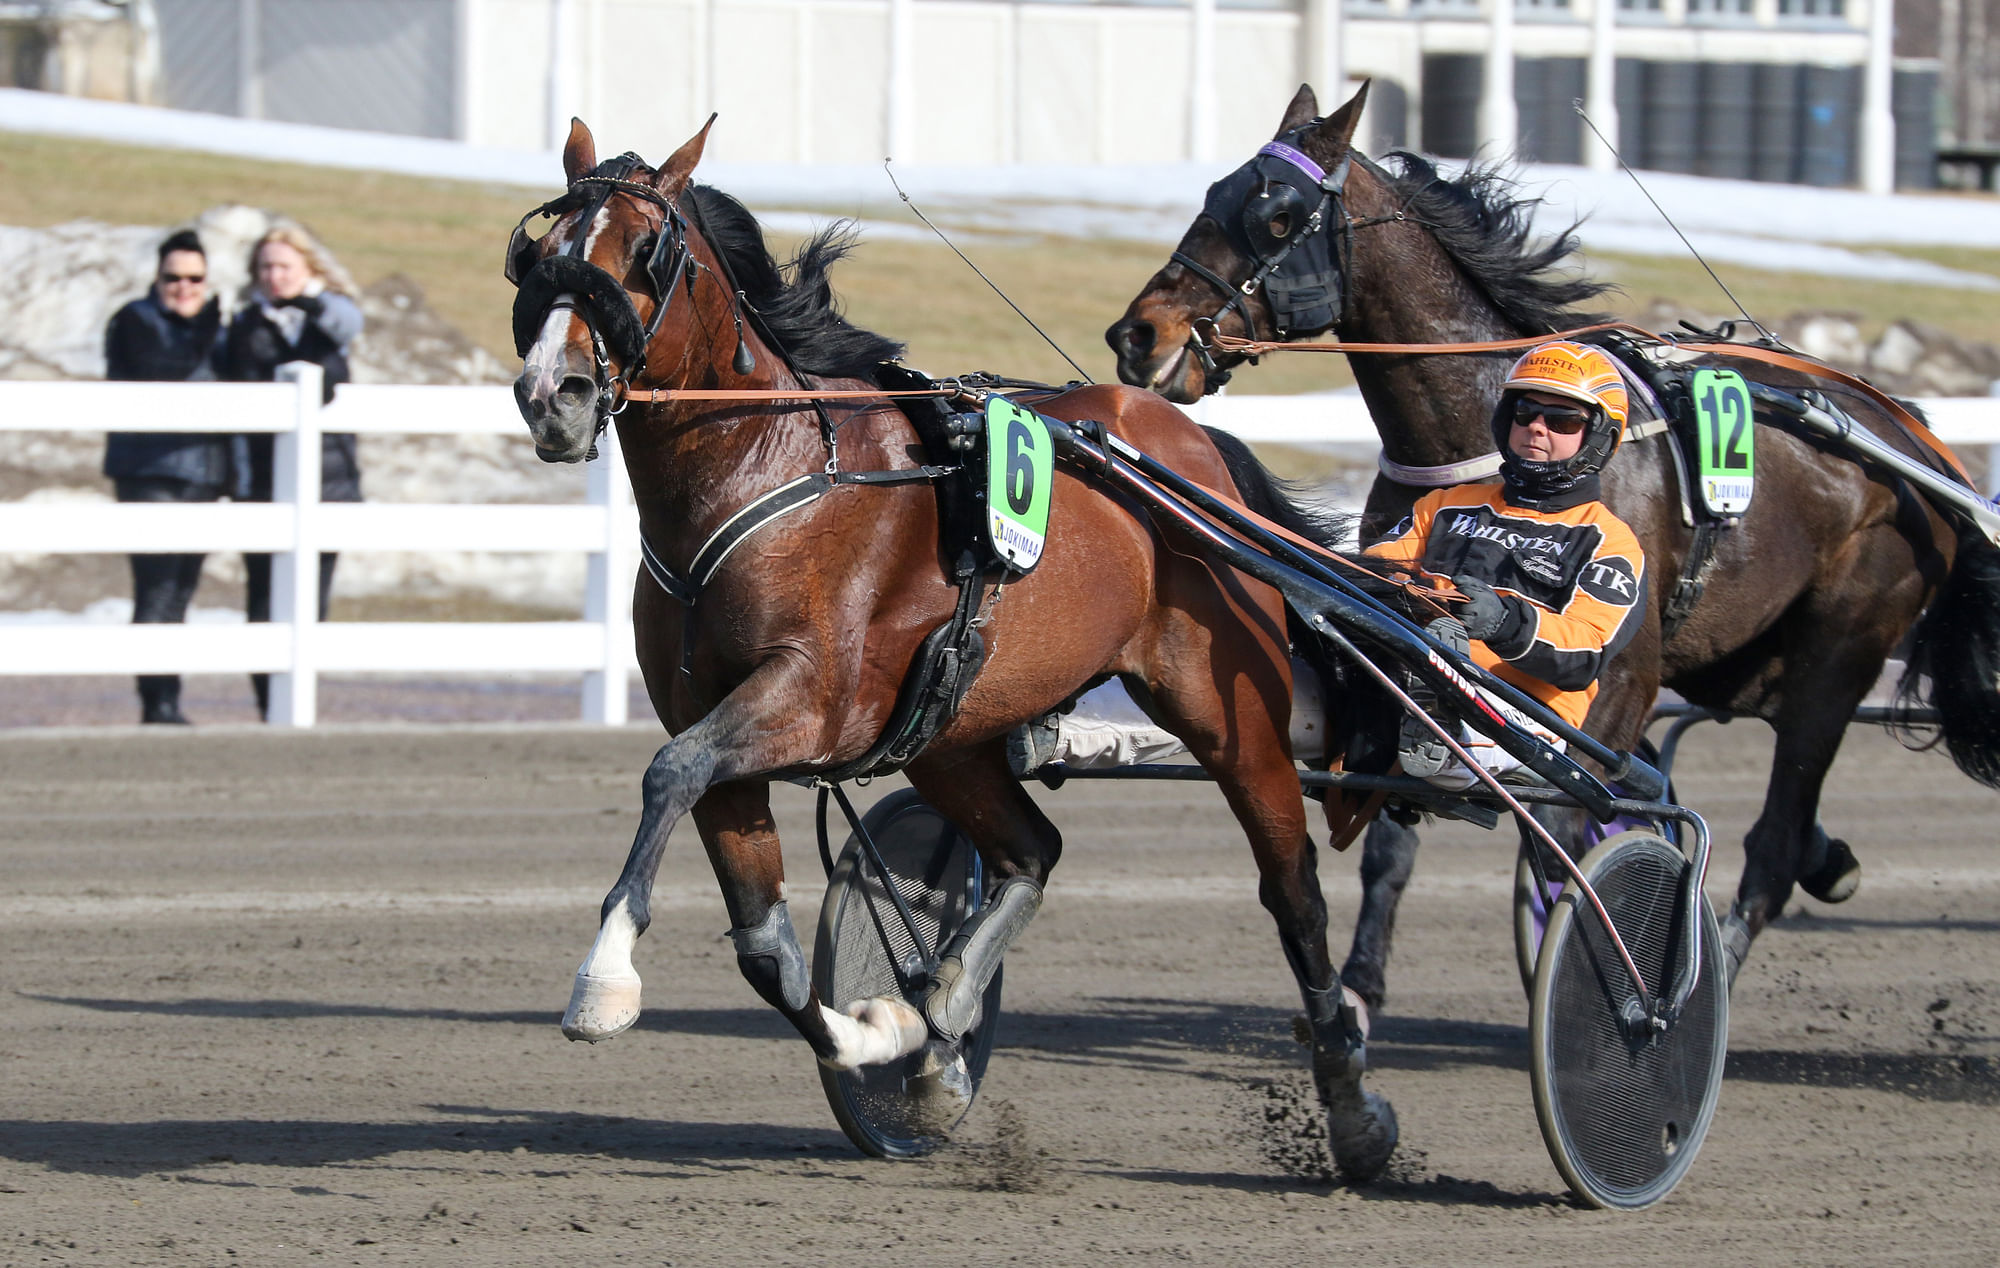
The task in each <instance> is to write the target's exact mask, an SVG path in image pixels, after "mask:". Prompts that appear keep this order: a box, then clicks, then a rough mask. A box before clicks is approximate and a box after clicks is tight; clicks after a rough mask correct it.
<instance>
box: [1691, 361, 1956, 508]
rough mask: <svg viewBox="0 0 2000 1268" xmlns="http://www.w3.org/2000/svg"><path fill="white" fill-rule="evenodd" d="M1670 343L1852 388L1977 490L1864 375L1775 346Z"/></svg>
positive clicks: (1925, 431) (1951, 457)
mask: <svg viewBox="0 0 2000 1268" xmlns="http://www.w3.org/2000/svg"><path fill="white" fill-rule="evenodd" d="M1674 346H1675V347H1678V348H1686V349H1688V350H1689V351H1692V352H1707V353H1713V354H1714V355H1716V356H1723V357H1737V358H1740V359H1742V360H1745V361H1761V362H1763V363H1764V364H1765V365H1775V366H1777V367H1779V368H1780V369H1785V370H1795V371H1797V372H1799V373H1800V374H1807V375H1811V376H1812V377H1813V378H1816V379H1831V380H1832V381H1833V382H1835V383H1838V384H1840V385H1841V386H1842V387H1847V388H1852V389H1853V390H1854V391H1857V392H1859V393H1861V395H1863V396H1865V397H1867V398H1868V399H1869V401H1870V402H1872V403H1873V404H1875V405H1876V406H1878V407H1880V408H1881V409H1882V410H1883V411H1884V412H1886V413H1887V414H1888V415H1889V417H1890V418H1891V419H1893V420H1895V421H1896V422H1897V423H1898V424H1900V425H1901V426H1902V428H1903V430H1904V431H1905V432H1907V433H1909V435H1910V438H1911V439H1912V440H1915V441H1917V442H1918V443H1919V444H1921V445H1922V446H1923V447H1924V448H1926V449H1928V450H1930V451H1931V453H1932V454H1933V455H1935V456H1936V457H1938V458H1939V459H1941V460H1942V461H1943V462H1944V463H1945V464H1946V465H1947V466H1948V467H1949V468H1950V469H1951V470H1952V471H1954V472H1956V473H1957V475H1958V478H1959V479H1961V480H1963V481H1965V485H1966V487H1967V488H1969V489H1977V488H1978V487H1979V483H1978V481H1976V480H1974V479H1973V478H1972V476H1971V474H1970V473H1969V472H1967V471H1966V469H1965V464H1964V463H1962V462H1960V461H1959V460H1958V455H1957V454H1955V453H1953V452H1952V451H1951V447H1950V446H1949V445H1947V444H1945V443H1944V442H1943V441H1942V440H1939V439H1938V438H1937V437H1936V436H1935V435H1934V434H1932V432H1931V429H1930V428H1928V427H1926V426H1924V424H1923V420H1921V419H1919V418H1918V417H1917V416H1916V415H1915V414H1913V413H1911V412H1910V411H1909V409H1908V408H1906V407H1905V406H1904V405H1903V403H1902V402H1901V401H1898V400H1897V399H1896V398H1895V397H1893V396H1890V395H1889V394H1888V393H1887V392H1884V391H1883V390H1882V389H1881V388H1879V387H1876V386H1875V385H1874V384H1873V383H1870V382H1869V381H1868V380H1866V379H1864V378H1861V377H1859V376H1857V375H1853V374H1849V373H1847V371H1845V370H1836V369H1834V368H1833V367H1832V366H1830V365H1822V364H1820V363H1819V362H1817V361H1811V360H1808V359H1806V358H1805V357H1800V356H1794V355H1792V354H1791V353H1786V352H1779V351H1778V350H1777V349H1775V348H1763V347H1758V346H1757V345H1755V344H1738V343H1677V344H1675V345H1674Z"/></svg>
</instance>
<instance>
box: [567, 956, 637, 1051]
mask: <svg viewBox="0 0 2000 1268" xmlns="http://www.w3.org/2000/svg"><path fill="white" fill-rule="evenodd" d="M638 1020H639V978H638V975H637V974H633V975H632V976H630V977H591V976H590V975H589V974H587V973H579V974H577V975H576V985H575V986H574V987H573V988H571V990H570V993H569V1010H568V1011H567V1012H565V1013H564V1014H563V1020H562V1032H563V1034H564V1035H565V1036H567V1037H568V1038H569V1039H571V1040H572V1041H574V1040H578V1039H581V1040H582V1041H583V1042H585V1043H603V1042H604V1041H605V1040H606V1039H609V1038H611V1037H612V1036H613V1035H616V1034H622V1033H623V1032H625V1031H627V1030H630V1029H631V1028H632V1023H633V1022H635V1021H638Z"/></svg>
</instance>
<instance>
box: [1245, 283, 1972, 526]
mask: <svg viewBox="0 0 2000 1268" xmlns="http://www.w3.org/2000/svg"><path fill="white" fill-rule="evenodd" d="M1607 330H1615V331H1619V332H1621V333H1625V334H1636V335H1640V336H1643V337H1644V338H1646V339H1648V340H1652V341H1658V342H1665V343H1667V344H1668V345H1670V346H1672V347H1675V348H1686V349H1687V350H1688V351H1690V352H1706V353H1709V354H1711V355H1714V356H1723V357H1735V358H1737V359H1739V360H1743V361H1760V362H1763V363H1764V364H1765V365H1774V366H1777V367H1779V368H1780V369H1785V370H1793V371H1796V372H1798V373H1800V374H1805V375H1810V376H1811V377H1813V378H1817V379H1827V380H1830V381H1832V382H1835V383H1839V384H1841V385H1842V386H1844V387H1848V388H1852V389H1853V390H1855V391H1857V392H1859V393H1861V394H1862V395H1863V396H1865V397H1867V398H1868V399H1869V400H1870V401H1873V402H1874V403H1875V404H1876V405H1877V406H1878V407H1880V408H1881V409H1882V410H1883V412H1885V413H1887V414H1888V415H1889V417H1890V418H1892V419H1894V420H1895V421H1896V422H1897V423H1898V424H1900V425H1901V426H1902V428H1903V430H1904V431H1906V432H1908V433H1909V434H1910V436H1911V437H1912V438H1913V439H1915V440H1917V441H1918V442H1919V443H1921V444H1922V445H1923V446H1924V447H1925V448H1927V449H1929V450H1930V451H1931V452H1932V453H1934V454H1935V455H1937V457H1939V458H1940V459H1942V460H1943V461H1944V462H1945V464H1946V465H1948V466H1949V467H1950V468H1951V469H1952V470H1953V471H1955V472H1957V473H1958V477H1959V478H1960V479H1961V480H1963V481H1965V483H1966V487H1968V488H1977V487H1979V486H1978V483H1977V482H1976V481H1975V480H1973V478H1972V476H1971V475H1970V474H1969V473H1968V472H1967V471H1966V469H1965V464H1964V463H1962V462H1960V461H1959V460H1958V455H1957V454H1955V453H1953V452H1952V451H1951V447H1950V446H1949V445H1947V444H1945V443H1944V442H1943V441H1942V440H1939V439H1938V438H1937V436H1936V435H1934V434H1933V433H1932V432H1931V429H1930V428H1929V427H1927V426H1925V425H1924V422H1923V420H1922V419H1920V418H1918V417H1917V416H1916V415H1915V414H1913V413H1911V412H1910V411H1909V410H1908V409H1906V408H1904V406H1903V405H1902V404H1901V403H1900V402H1898V401H1897V400H1895V398H1893V397H1891V396H1890V395H1889V394H1888V393H1886V392H1884V391H1883V390H1882V389H1881V388H1879V387H1876V386H1875V385H1874V384H1873V383H1870V382H1869V381H1868V380H1866V379H1864V378H1860V377H1858V376H1856V375H1852V374H1849V373H1847V372H1846V371H1845V370H1837V369H1835V368H1834V367H1832V366H1830V365H1823V364H1821V363H1820V362H1818V361H1813V360H1810V359H1808V358H1805V357H1800V356H1794V355H1792V354H1791V353H1786V352H1779V351H1778V350H1777V349H1775V348H1760V347H1758V346H1756V345H1755V344H1743V343H1682V342H1680V341H1679V340H1674V339H1669V340H1664V341H1661V340H1660V337H1659V336H1658V335H1656V334H1654V333H1653V332H1652V331H1650V330H1646V329H1644V328H1642V327H1639V326H1634V325H1631V324H1629V323H1627V322H1622V321H1612V322H1605V323H1603V324H1601V325H1596V326H1579V327H1578V328H1576V329H1575V330H1561V331H1557V332H1556V333H1554V334H1548V335H1531V336H1528V337H1526V338H1521V339H1493V340H1488V341H1486V342H1483V343H1342V342H1338V341H1336V342H1332V343H1274V342H1272V341H1270V340H1266V339H1241V338H1238V337H1237V336H1235V335H1225V334H1222V333H1220V332H1216V333H1213V334H1211V335H1210V336H1209V343H1210V345H1211V346H1213V347H1214V348H1215V349H1216V350H1217V351H1219V352H1235V353H1240V354H1241V355H1243V356H1248V357H1260V356H1263V355H1264V354H1265V353H1267V352H1362V353H1405V354H1412V355H1417V356H1427V355H1436V354H1441V353H1448V352H1511V351H1513V350H1515V349H1517V348H1532V347H1534V346H1535V345H1536V344H1541V343H1547V342H1548V341H1549V340H1551V339H1573V338H1575V337H1576V336H1578V335H1590V334H1598V333H1601V332H1603V331H1607Z"/></svg>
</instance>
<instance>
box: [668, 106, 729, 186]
mask: <svg viewBox="0 0 2000 1268" xmlns="http://www.w3.org/2000/svg"><path fill="white" fill-rule="evenodd" d="M715 118H716V116H714V115H713V114H711V115H709V116H708V122H707V123H704V124H702V125H701V131H699V132H697V133H695V134H694V135H693V136H691V137H689V138H688V139H687V140H686V141H685V142H683V143H682V145H681V148H680V149H678V150H675V151H674V156H673V157H672V158H670V159H668V160H667V161H666V162H664V163H662V164H660V170H659V171H657V172H654V173H653V188H654V189H657V190H659V191H660V192H661V193H663V194H665V193H670V192H672V191H674V190H677V189H679V188H680V187H681V186H683V185H685V184H687V179H688V177H689V176H692V175H693V174H694V166H695V164H697V163H699V162H701V151H702V147H704V146H706V145H707V144H708V130H709V129H710V128H712V127H714V126H715Z"/></svg>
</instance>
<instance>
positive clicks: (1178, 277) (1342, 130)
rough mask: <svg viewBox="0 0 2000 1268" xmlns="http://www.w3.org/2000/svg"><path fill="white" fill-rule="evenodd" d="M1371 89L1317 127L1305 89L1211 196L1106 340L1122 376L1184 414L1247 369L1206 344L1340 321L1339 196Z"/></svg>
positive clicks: (1342, 218) (1343, 220)
mask: <svg viewBox="0 0 2000 1268" xmlns="http://www.w3.org/2000/svg"><path fill="white" fill-rule="evenodd" d="M1367 99H1368V85H1367V84H1365V83H1364V84H1362V85H1361V90H1360V91H1359V92H1357V93H1355V94H1354V97H1353V99H1352V100H1350V101H1349V102H1348V103H1347V104H1346V105H1344V106H1342V107H1341V108H1340V109H1338V110H1336V111H1334V112H1333V113H1332V114H1331V115H1329V116H1328V117H1326V118H1324V119H1321V118H1319V117H1318V114H1319V102H1318V100H1317V99H1316V98H1315V97H1314V96H1313V90H1312V88H1311V87H1310V86H1306V85H1301V86H1300V88H1299V91H1298V93H1297V95H1296V96H1294V97H1293V98H1292V104H1291V105H1290V106H1289V107H1288V108H1287V109H1286V111H1285V118H1284V121H1283V122H1282V123H1280V124H1279V125H1278V131H1277V135H1276V137H1275V138H1274V139H1273V140H1272V141H1271V143H1270V144H1269V145H1266V146H1265V147H1264V148H1262V149H1261V150H1259V151H1257V153H1256V155H1255V156H1253V157H1252V158H1251V160H1250V161H1249V162H1247V163H1245V164H1244V165H1243V166H1241V167H1239V168H1237V169H1236V170H1235V171H1233V172H1231V173H1230V174H1229V175H1228V176H1225V177H1223V178H1222V179H1221V180H1219V181H1217V182H1216V183H1215V184H1213V185H1211V186H1209V187H1208V198H1207V201H1206V202H1205V203H1204V204H1203V205H1202V210H1201V214H1200V215H1199V216H1197V217H1195V221H1194V223H1193V224H1191V225H1189V226H1188V231H1187V233H1186V234H1185V235H1183V236H1182V238H1181V242H1180V246H1179V247H1177V248H1176V249H1175V251H1174V254H1173V256H1172V258H1171V259H1170V260H1169V261H1168V262H1167V266H1166V267H1165V268H1163V269H1161V270H1160V271H1159V272H1158V273H1155V274H1153V277H1152V279H1151V280H1150V281H1148V282H1147V283H1146V287H1145V289H1144V290H1142V291H1140V292H1139V294H1138V296H1137V298H1135V299H1134V300H1133V301H1132V303H1131V305H1130V307H1128V308H1126V310H1125V316H1124V318H1123V319H1122V320H1120V321H1119V322H1118V323H1117V324H1116V325H1114V326H1112V327H1111V329H1109V330H1107V331H1105V332H1104V338H1105V342H1107V343H1109V344H1110V345H1111V350H1112V351H1113V352H1115V353H1117V354H1118V377H1119V378H1121V379H1123V380H1124V381H1125V382H1127V383H1130V384H1132V385H1133V386H1135V387H1146V388H1151V389H1153V390H1154V391H1156V392H1159V393H1161V394H1162V395H1164V396H1166V397H1168V398H1169V399H1172V400H1176V401H1180V402H1181V403H1183V404H1188V403H1191V402H1193V401H1197V400H1200V399H1201V398H1202V397H1203V396H1205V395H1207V394H1208V393H1210V392H1213V391H1215V390H1216V389H1217V388H1219V387H1221V386H1222V384H1223V383H1224V382H1225V381H1227V379H1228V378H1229V371H1230V370H1231V369H1233V368H1234V367H1235V366H1236V365H1237V364H1238V363H1240V362H1241V361H1242V359H1243V358H1242V357H1241V356H1239V355H1236V354H1226V353H1222V352H1219V351H1216V350H1215V349H1213V348H1211V347H1210V346H1209V339H1208V336H1209V335H1210V334H1211V333H1213V332H1215V331H1221V332H1222V333H1224V334H1230V335H1237V336H1240V337H1242V338H1247V339H1274V338H1275V339H1295V338H1303V337H1305V336H1307V335H1313V334H1317V333H1319V332H1320V331H1323V330H1327V329H1330V328H1332V327H1333V325H1334V324H1335V323H1336V322H1337V321H1338V320H1339V318H1340V314H1341V305H1342V299H1343V294H1344V287H1345V278H1344V277H1343V276H1342V271H1343V269H1344V267H1345V261H1344V260H1343V258H1342V257H1343V254H1344V248H1343V247H1342V245H1341V239H1342V236H1343V234H1344V233H1345V230H1346V227H1347V212H1346V208H1345V206H1344V205H1343V203H1342V200H1341V199H1342V193H1343V190H1344V188H1345V185H1346V181H1347V173H1348V171H1349V166H1350V164H1349V158H1350V155H1351V153H1352V147H1353V143H1354V128H1355V124H1357V123H1358V122H1359V121H1360V119H1361V107H1362V105H1363V103H1365V102H1366V101H1367Z"/></svg>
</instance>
